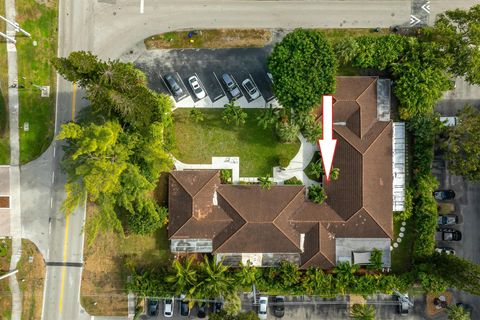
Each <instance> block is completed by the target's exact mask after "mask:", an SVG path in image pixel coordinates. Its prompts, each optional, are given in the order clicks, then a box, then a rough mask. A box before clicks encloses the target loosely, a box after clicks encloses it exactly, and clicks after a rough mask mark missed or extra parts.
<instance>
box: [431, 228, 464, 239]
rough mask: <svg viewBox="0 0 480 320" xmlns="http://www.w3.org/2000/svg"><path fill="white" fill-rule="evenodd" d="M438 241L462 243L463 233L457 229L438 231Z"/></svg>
mask: <svg viewBox="0 0 480 320" xmlns="http://www.w3.org/2000/svg"><path fill="white" fill-rule="evenodd" d="M436 240H443V241H460V240H462V233H461V232H460V231H458V230H455V229H439V230H437V236H436Z"/></svg>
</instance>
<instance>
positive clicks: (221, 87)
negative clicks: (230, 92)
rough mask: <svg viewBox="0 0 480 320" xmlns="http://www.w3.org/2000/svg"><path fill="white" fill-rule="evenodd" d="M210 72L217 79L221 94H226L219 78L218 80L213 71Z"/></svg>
mask: <svg viewBox="0 0 480 320" xmlns="http://www.w3.org/2000/svg"><path fill="white" fill-rule="evenodd" d="M212 73H213V75H214V77H215V79H217V82H218V85H219V86H220V89H222V91H223V94H224V95H225V96H227V93H226V92H225V90H223V86H222V84H221V83H220V80H218V78H217V75H216V74H215V72H212ZM217 98H218V97H217Z"/></svg>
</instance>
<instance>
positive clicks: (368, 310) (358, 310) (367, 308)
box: [350, 304, 375, 320]
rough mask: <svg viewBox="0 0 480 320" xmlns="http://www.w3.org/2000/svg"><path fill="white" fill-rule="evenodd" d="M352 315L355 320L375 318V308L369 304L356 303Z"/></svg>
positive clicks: (372, 319) (371, 319)
mask: <svg viewBox="0 0 480 320" xmlns="http://www.w3.org/2000/svg"><path fill="white" fill-rule="evenodd" d="M350 317H351V318H353V319H355V320H374V319H375V308H374V307H373V306H372V305H369V304H354V305H353V307H352V310H351V311H350Z"/></svg>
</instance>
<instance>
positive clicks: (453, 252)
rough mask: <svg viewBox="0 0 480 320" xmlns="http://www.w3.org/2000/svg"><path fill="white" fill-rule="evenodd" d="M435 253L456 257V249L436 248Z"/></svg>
mask: <svg viewBox="0 0 480 320" xmlns="http://www.w3.org/2000/svg"><path fill="white" fill-rule="evenodd" d="M435 252H438V253H445V254H452V255H455V249H453V248H449V247H436V248H435Z"/></svg>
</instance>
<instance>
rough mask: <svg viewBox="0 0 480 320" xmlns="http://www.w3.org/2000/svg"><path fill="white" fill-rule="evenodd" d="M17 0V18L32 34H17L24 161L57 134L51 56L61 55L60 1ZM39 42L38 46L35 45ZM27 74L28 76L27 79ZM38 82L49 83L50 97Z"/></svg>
mask: <svg viewBox="0 0 480 320" xmlns="http://www.w3.org/2000/svg"><path fill="white" fill-rule="evenodd" d="M46 3H47V4H40V3H39V2H38V1H35V0H22V1H17V2H16V9H17V21H18V22H19V23H20V25H21V26H22V27H23V28H24V29H25V30H28V31H29V32H30V33H31V34H32V38H27V37H18V38H17V54H18V79H19V85H24V86H25V88H24V89H19V99H20V115H19V125H20V127H22V126H23V124H24V123H25V122H28V123H29V131H28V132H24V131H23V130H20V161H21V163H26V162H29V161H31V160H33V159H35V158H37V157H38V156H39V155H40V154H42V152H43V151H45V149H47V147H48V146H49V145H50V142H51V141H52V138H53V128H54V127H53V126H54V110H55V85H56V76H55V71H54V69H53V67H52V66H51V63H50V60H51V59H52V58H53V57H56V55H57V31H56V29H57V1H53V0H49V1H46ZM33 41H36V42H37V46H34V45H33ZM24 78H25V79H24ZM32 84H36V85H49V86H50V97H48V98H41V97H40V90H39V89H37V88H35V87H34V86H33V85H32Z"/></svg>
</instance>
